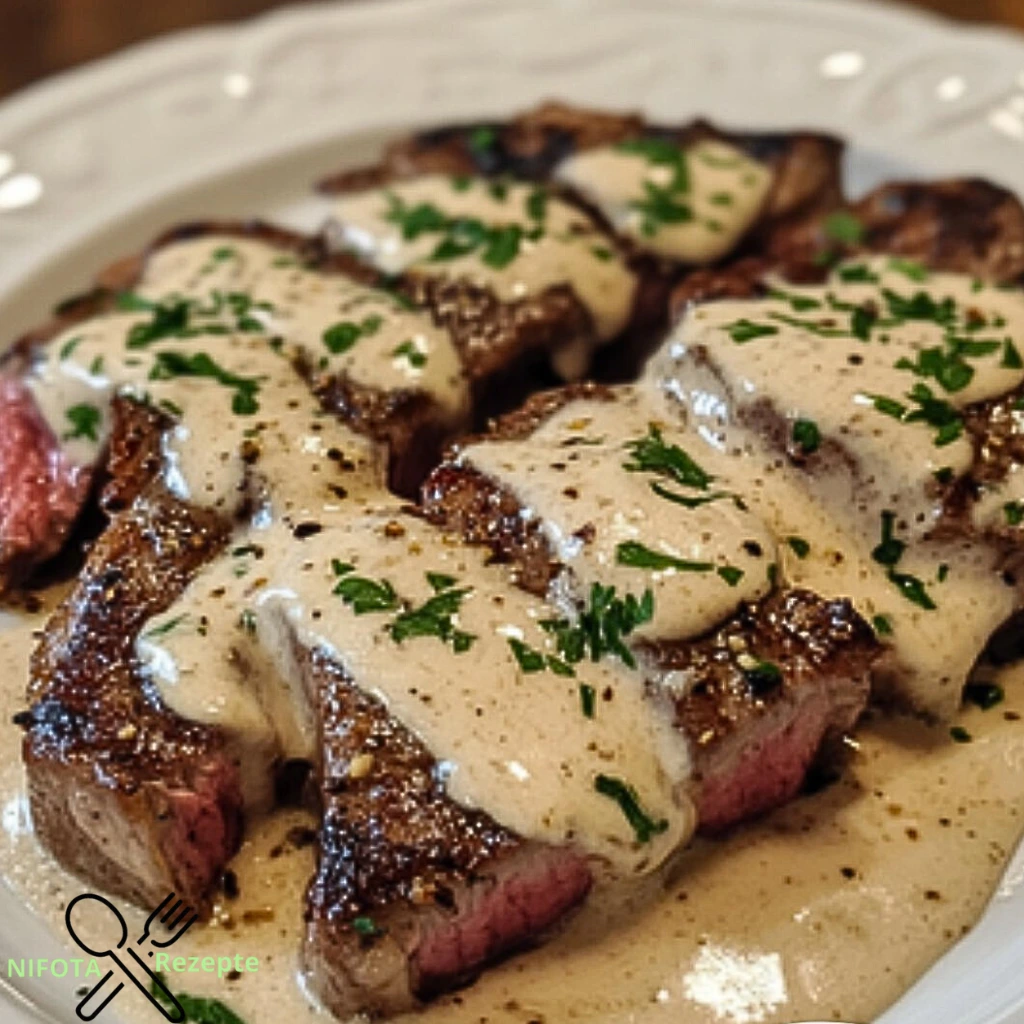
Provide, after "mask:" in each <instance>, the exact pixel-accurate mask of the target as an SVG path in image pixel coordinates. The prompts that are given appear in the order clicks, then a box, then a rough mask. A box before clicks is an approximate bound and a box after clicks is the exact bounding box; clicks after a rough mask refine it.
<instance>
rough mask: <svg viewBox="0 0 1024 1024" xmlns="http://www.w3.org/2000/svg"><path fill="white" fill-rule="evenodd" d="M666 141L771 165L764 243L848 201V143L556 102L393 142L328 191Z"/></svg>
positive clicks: (551, 162) (529, 174)
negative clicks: (718, 142)
mask: <svg viewBox="0 0 1024 1024" xmlns="http://www.w3.org/2000/svg"><path fill="white" fill-rule="evenodd" d="M645 137H649V138H663V139H669V140H672V141H674V142H678V143H680V144H682V145H687V144H690V143H693V142H696V141H698V140H701V139H707V138H715V139H723V140H725V141H727V142H729V143H731V144H733V145H735V146H737V147H738V148H739V149H741V150H743V151H744V152H746V153H748V154H749V155H750V156H752V157H754V158H755V159H757V160H762V161H764V162H765V163H767V164H768V165H769V166H771V167H772V169H773V170H774V173H775V180H774V183H773V185H772V189H771V193H770V195H769V197H768V200H767V202H766V204H765V208H764V210H763V211H762V214H761V218H760V222H759V224H758V226H757V228H756V229H755V232H754V236H755V238H756V239H757V240H758V242H759V243H760V244H764V243H765V242H767V241H768V240H770V239H771V237H772V236H773V235H774V234H775V232H776V231H777V230H780V229H781V228H782V227H783V226H784V225H792V224H793V223H795V222H799V221H801V220H802V219H803V218H805V217H807V216H809V215H811V214H813V213H815V212H818V211H821V210H826V209H833V208H835V207H836V206H838V205H839V204H840V203H841V202H842V185H841V167H840V160H841V156H842V150H843V145H842V143H841V142H840V141H839V140H838V139H835V138H833V137H831V136H827V135H820V134H814V133H810V132H795V133H762V134H752V133H735V132H724V131H721V130H720V129H718V128H716V127H714V126H713V125H711V124H708V123H707V122H706V121H693V122H690V123H688V124H684V125H681V126H678V127H670V126H666V125H658V124H651V123H649V122H647V121H645V120H644V118H643V117H641V116H640V115H639V114H635V113H623V114H617V113H609V112H606V111H601V110H590V109H587V108H584V107H574V106H570V105H568V104H565V103H558V102H549V103H543V104H541V105H540V106H539V107H535V108H534V109H532V110H528V111H526V112H525V113H523V114H520V115H519V116H518V117H515V118H513V119H512V120H509V121H501V122H473V123H468V124H461V125H452V126H449V127H444V128H435V129H431V130H430V131H426V132H421V133H420V134H418V135H413V136H411V137H409V138H405V139H400V140H399V141H397V142H395V143H392V144H391V145H390V146H389V147H388V148H387V150H386V151H385V153H384V157H383V159H382V160H381V162H380V163H379V164H377V165H376V166H374V167H370V168H361V169H359V170H355V171H346V172H343V173H341V174H337V175H334V176H332V177H330V178H326V179H325V180H324V181H322V182H321V188H322V189H324V190H325V191H328V192H341V191H351V190H353V189H362V188H368V187H373V186H378V185H381V184H384V183H386V182H387V181H391V180H395V179H398V178H408V177H415V176H417V175H421V174H436V173H440V174H484V175H510V176H512V177H514V178H527V179H531V180H539V181H543V180H547V179H549V178H550V177H551V176H552V174H553V173H554V170H555V168H556V166H557V165H558V164H559V163H560V162H561V161H562V160H564V159H565V158H566V157H569V156H572V155H573V154H574V153H578V152H581V151H583V150H586V149H593V148H595V147H597V146H606V145H614V144H615V143H618V142H624V141H626V140H627V139H636V138H645Z"/></svg>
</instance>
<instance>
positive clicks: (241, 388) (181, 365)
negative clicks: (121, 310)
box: [149, 352, 260, 416]
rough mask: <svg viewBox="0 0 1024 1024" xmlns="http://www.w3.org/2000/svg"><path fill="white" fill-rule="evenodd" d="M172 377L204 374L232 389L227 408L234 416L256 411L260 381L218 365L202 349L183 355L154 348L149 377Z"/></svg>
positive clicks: (167, 378) (156, 378)
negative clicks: (154, 359) (156, 351)
mask: <svg viewBox="0 0 1024 1024" xmlns="http://www.w3.org/2000/svg"><path fill="white" fill-rule="evenodd" d="M175 377H207V378H209V379H210V380H215V381H217V383H218V384H223V385H224V387H226V388H230V389H231V390H232V391H233V392H234V397H233V398H232V401H231V409H232V411H233V412H234V413H235V414H236V415H238V416H252V415H254V414H255V413H257V412H259V408H260V406H259V402H258V401H257V398H256V395H257V394H258V393H259V390H260V382H259V379H258V378H256V377H240V376H238V375H237V374H234V373H229V372H228V371H227V370H225V369H223V367H221V366H219V365H218V364H217V363H216V362H215V361H214V360H213V359H211V358H210V356H208V355H207V354H206V353H205V352H197V353H196V354H195V355H191V356H189V355H185V354H183V353H181V352H158V353H157V354H156V362H155V363H154V365H153V369H152V370H151V371H150V374H149V379H150V380H171V379H173V378H175Z"/></svg>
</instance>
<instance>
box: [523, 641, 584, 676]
mask: <svg viewBox="0 0 1024 1024" xmlns="http://www.w3.org/2000/svg"><path fill="white" fill-rule="evenodd" d="M507 639H508V645H509V647H511V648H512V653H513V654H514V655H515V659H516V661H517V662H519V667H520V668H521V669H522V670H523V672H525V673H526V674H527V675H530V674H532V673H534V672H543V671H544V670H545V669H548V670H550V671H551V672H554V673H555V675H557V676H574V675H576V670H575V669H574V668H573V667H572V666H571V665H568V664H566V663H565V662H564V661H562V659H561V658H556V657H555V656H554V655H553V654H544V653H542V652H541V651H538V650H536V649H535V648H533V647H531V646H530V645H529V644H526V643H523V641H522V640H519V639H518V638H517V637H514V636H510V637H508V638H507Z"/></svg>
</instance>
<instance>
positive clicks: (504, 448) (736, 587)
mask: <svg viewBox="0 0 1024 1024" xmlns="http://www.w3.org/2000/svg"><path fill="white" fill-rule="evenodd" d="M652 448H653V449H655V452H654V453H653V454H660V455H661V456H662V457H663V458H671V457H672V456H676V457H677V458H678V459H680V460H683V459H685V458H686V456H687V455H689V456H691V457H692V455H693V453H694V452H697V453H700V452H702V450H703V448H704V443H703V442H702V441H701V440H700V438H699V437H697V436H695V435H691V434H690V433H689V432H688V431H686V430H685V429H682V428H681V426H680V422H679V418H678V416H671V415H669V416H666V415H665V414H664V409H663V408H662V407H660V406H659V405H658V403H657V402H656V401H654V402H652V401H651V398H650V396H648V395H646V394H644V393H643V392H641V391H639V390H636V389H632V388H618V389H616V391H615V400H614V401H599V400H597V401H594V400H577V401H573V402H570V403H569V404H568V405H566V406H565V407H564V408H563V409H561V410H559V411H558V412H556V413H555V414H554V415H553V416H552V417H550V418H549V419H548V420H546V421H545V422H544V423H543V424H542V425H541V426H540V427H539V428H538V429H537V430H536V431H535V432H534V433H533V434H531V435H530V437H528V438H526V439H525V440H519V441H485V442H482V443H478V444H474V445H470V446H469V447H467V448H465V449H463V451H462V453H461V455H460V459H461V460H462V461H463V462H465V463H467V464H469V465H471V466H473V467H475V468H476V469H477V470H479V471H481V472H482V473H484V474H486V475H487V476H489V477H491V478H492V479H494V480H496V481H498V482H499V483H501V484H503V485H504V486H505V487H507V488H509V489H510V490H511V491H512V492H513V493H514V494H515V495H516V496H517V497H518V499H519V501H520V502H521V503H522V505H523V507H524V514H525V515H527V516H528V517H530V518H534V519H536V521H537V523H538V525H539V527H540V529H541V531H542V532H543V533H544V535H545V537H546V538H547V540H548V542H549V544H550V545H551V549H552V551H553V553H554V555H555V557H556V558H557V559H558V560H559V561H560V562H562V563H564V564H565V565H566V566H567V567H568V569H569V572H570V574H571V580H570V581H568V583H567V582H566V581H564V580H563V581H559V583H558V585H557V589H558V590H559V591H563V592H564V591H565V590H566V589H567V590H568V591H569V592H570V593H572V595H573V596H574V597H575V598H576V599H577V600H578V601H579V600H584V601H585V599H586V595H587V594H588V593H589V592H590V590H591V587H593V586H594V584H601V585H603V586H615V587H616V588H617V589H618V591H619V592H620V593H632V594H637V595H639V594H640V593H642V592H643V591H644V590H646V589H648V588H650V590H651V592H652V593H653V595H654V616H653V618H652V620H651V621H650V622H649V623H647V624H645V625H643V626H642V627H641V628H640V629H639V630H637V633H638V635H641V636H643V635H646V636H652V637H661V638H685V637H689V636H694V635H697V634H700V633H704V632H706V631H707V630H708V629H710V628H711V627H712V626H714V625H715V624H717V623H718V622H720V621H721V620H723V619H725V618H727V617H728V615H729V614H731V613H732V612H733V611H734V610H735V609H736V607H737V606H738V605H739V603H740V602H741V601H744V600H748V601H749V600H756V599H757V598H758V597H760V596H761V595H763V594H764V593H766V592H767V591H768V590H770V589H771V585H770V582H769V569H768V567H769V566H770V565H772V564H774V563H775V562H777V560H778V559H777V552H776V543H775V539H774V537H773V535H772V534H771V533H770V531H769V530H768V528H767V526H766V525H765V524H764V522H763V521H762V520H760V519H758V518H757V517H756V516H754V515H753V514H751V513H750V512H748V511H745V510H744V509H742V508H740V507H738V504H737V501H741V500H742V498H741V496H740V495H739V494H738V493H737V492H736V491H735V490H733V489H732V486H733V485H732V484H729V485H724V486H723V485H722V483H721V481H718V480H714V479H708V480H705V479H703V478H702V477H701V475H700V471H701V470H703V469H704V467H703V466H701V465H700V464H699V462H700V460H699V459H697V460H696V462H697V463H698V465H697V466H695V467H694V472H695V474H696V475H695V477H694V480H695V482H694V484H689V485H688V484H686V483H683V482H680V480H679V479H678V478H676V477H673V476H672V475H671V474H670V473H669V472H668V471H666V469H665V466H664V462H657V461H653V460H652V459H651V458H648V459H646V460H645V459H644V453H645V451H648V452H649V450H650V449H652ZM649 454H652V453H649ZM659 466H660V469H659V468H658V467H659ZM630 467H632V469H631V468H630ZM673 497H674V498H675V499H677V500H672V498H673ZM709 499H710V500H709ZM680 501H682V502H689V503H698V504H694V507H687V506H686V505H684V504H681V503H680ZM662 559H664V560H665V562H664V563H662V561H661V560H662ZM637 563H639V564H637ZM672 563H675V564H672Z"/></svg>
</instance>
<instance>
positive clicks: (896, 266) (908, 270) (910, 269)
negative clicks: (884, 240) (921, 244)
mask: <svg viewBox="0 0 1024 1024" xmlns="http://www.w3.org/2000/svg"><path fill="white" fill-rule="evenodd" d="M889 268H890V269H891V270H895V271H897V272H898V273H900V274H902V275H903V276H904V277H908V278H910V280H911V281H913V282H914V283H915V284H921V283H922V282H923V281H927V280H928V269H927V267H925V266H924V264H922V263H918V262H917V261H916V260H907V259H902V258H901V257H899V256H894V257H893V258H892V259H890V260H889Z"/></svg>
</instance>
